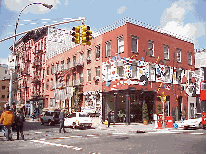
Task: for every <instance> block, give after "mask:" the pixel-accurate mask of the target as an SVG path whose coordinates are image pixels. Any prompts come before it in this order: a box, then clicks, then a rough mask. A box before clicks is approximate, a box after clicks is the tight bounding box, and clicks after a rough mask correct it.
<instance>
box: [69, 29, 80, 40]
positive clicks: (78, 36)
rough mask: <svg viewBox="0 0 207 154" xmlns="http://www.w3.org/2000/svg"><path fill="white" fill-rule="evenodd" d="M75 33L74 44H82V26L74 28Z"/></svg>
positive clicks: (73, 34)
mask: <svg viewBox="0 0 207 154" xmlns="http://www.w3.org/2000/svg"><path fill="white" fill-rule="evenodd" d="M72 30H73V31H74V32H73V33H72V34H71V35H72V36H73V38H72V42H74V43H75V44H79V43H80V26H78V27H73V29H72Z"/></svg>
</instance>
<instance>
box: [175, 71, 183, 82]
mask: <svg viewBox="0 0 207 154" xmlns="http://www.w3.org/2000/svg"><path fill="white" fill-rule="evenodd" d="M181 72H182V70H179V69H178V70H176V80H177V82H178V83H181Z"/></svg>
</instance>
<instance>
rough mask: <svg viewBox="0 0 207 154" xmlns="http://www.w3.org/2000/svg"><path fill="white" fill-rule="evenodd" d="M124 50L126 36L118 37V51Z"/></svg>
mask: <svg viewBox="0 0 207 154" xmlns="http://www.w3.org/2000/svg"><path fill="white" fill-rule="evenodd" d="M123 52H124V38H123V36H121V37H118V53H123Z"/></svg>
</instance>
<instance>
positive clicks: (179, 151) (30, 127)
mask: <svg viewBox="0 0 207 154" xmlns="http://www.w3.org/2000/svg"><path fill="white" fill-rule="evenodd" d="M58 127H59V126H46V125H45V126H42V125H40V123H39V122H30V123H25V138H26V140H25V141H23V140H14V141H3V140H2V141H0V153H9V154H16V153H21V154H24V153H25V154H33V153H40V154H44V153H50V154H61V153H80V154H92V153H96V154H98V153H100V154H114V153H115V154H126V153H130V154H139V153H140V154H141V153H143V154H156V153H159V154H166V153H172V154H188V153H189V154H205V153H206V135H205V133H206V131H205V130H197V131H194V132H187V133H165V134H162V133H137V134H125V133H117V134H116V133H108V132H107V130H106V131H97V130H96V129H89V130H77V129H75V130H73V129H70V128H67V129H66V131H67V133H65V134H64V133H61V134H59V133H58ZM15 134H16V133H15V132H14V135H13V138H14V139H16V136H15ZM1 138H2V137H1Z"/></svg>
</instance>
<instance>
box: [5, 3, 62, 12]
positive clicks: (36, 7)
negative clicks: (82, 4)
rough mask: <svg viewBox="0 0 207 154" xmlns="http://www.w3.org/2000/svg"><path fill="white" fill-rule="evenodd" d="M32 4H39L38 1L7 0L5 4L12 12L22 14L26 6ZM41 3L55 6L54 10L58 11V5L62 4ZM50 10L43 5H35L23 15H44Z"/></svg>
mask: <svg viewBox="0 0 207 154" xmlns="http://www.w3.org/2000/svg"><path fill="white" fill-rule="evenodd" d="M31 3H37V1H36V0H5V4H6V6H7V7H8V9H10V10H15V11H18V12H20V11H21V10H22V9H23V8H24V7H25V6H27V5H28V4H31ZM41 3H46V4H49V5H53V8H52V9H56V8H57V5H58V4H60V1H59V0H42V1H41ZM49 10H50V9H48V8H46V7H44V6H42V5H39V4H37V5H33V6H32V7H31V6H29V7H28V8H27V9H25V10H24V11H23V13H25V14H26V13H28V12H32V13H34V14H43V13H45V12H46V11H49Z"/></svg>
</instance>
